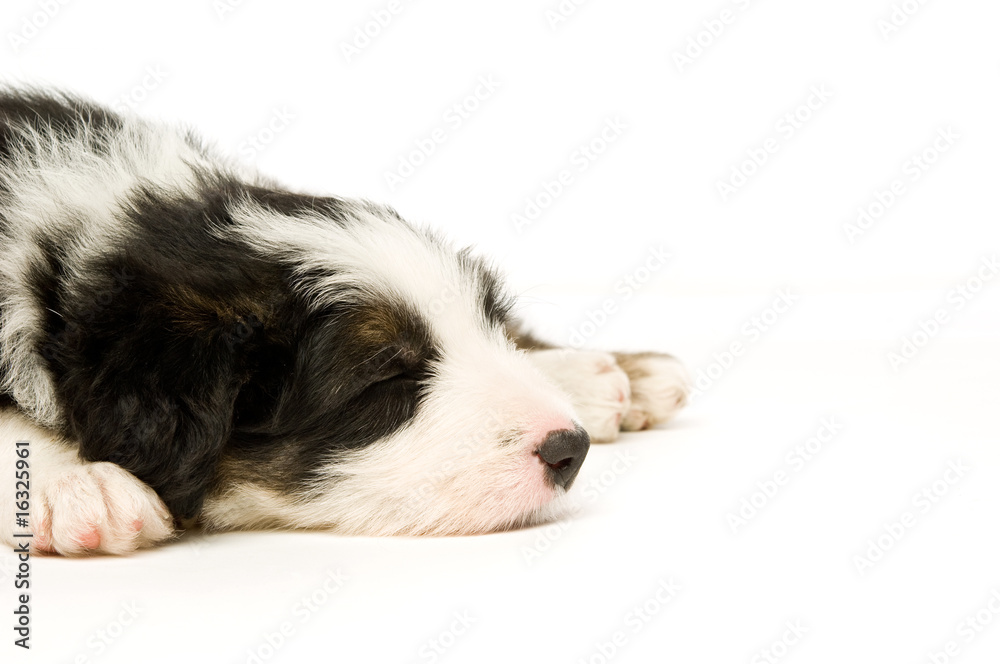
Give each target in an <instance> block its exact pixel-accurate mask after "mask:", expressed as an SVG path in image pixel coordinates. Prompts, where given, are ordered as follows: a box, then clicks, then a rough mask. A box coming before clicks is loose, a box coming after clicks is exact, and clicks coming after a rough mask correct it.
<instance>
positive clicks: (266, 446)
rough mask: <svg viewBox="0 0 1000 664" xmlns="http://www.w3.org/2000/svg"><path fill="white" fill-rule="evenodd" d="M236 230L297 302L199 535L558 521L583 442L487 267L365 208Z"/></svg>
mask: <svg viewBox="0 0 1000 664" xmlns="http://www.w3.org/2000/svg"><path fill="white" fill-rule="evenodd" d="M233 216H234V218H235V219H236V221H237V223H238V228H239V232H240V234H241V235H243V236H244V237H245V238H247V239H249V241H250V242H251V244H252V246H253V247H254V248H255V250H257V251H259V252H260V253H261V254H262V255H268V256H272V257H274V258H275V259H276V260H277V261H279V262H281V263H282V264H283V265H285V266H286V267H287V268H288V270H289V271H290V272H289V274H291V275H292V276H291V279H290V281H291V283H292V285H293V289H294V291H295V294H296V297H297V300H296V301H297V302H300V303H301V304H300V305H298V306H297V307H296V309H295V310H294V311H289V312H287V313H286V314H284V315H287V317H288V321H287V328H288V330H287V331H288V334H289V335H290V337H289V339H288V340H287V343H285V344H279V345H278V347H276V348H271V350H270V351H269V353H268V354H267V355H266V357H265V356H262V357H261V359H260V361H259V363H258V366H257V367H256V368H255V373H254V375H253V377H252V378H251V379H250V381H249V383H248V384H247V385H246V386H245V387H244V389H243V390H242V391H241V393H240V398H239V401H238V404H237V406H238V407H237V420H236V423H235V434H234V437H233V443H232V445H231V447H230V448H229V449H228V450H227V452H226V456H225V458H224V460H223V462H222V466H221V472H220V482H219V486H220V489H219V490H218V491H217V492H216V493H215V494H214V495H213V496H211V497H210V498H209V499H208V500H207V501H206V505H205V511H204V516H205V519H206V522H207V523H208V524H209V525H210V526H212V525H214V526H220V527H252V526H261V525H277V526H284V527H288V526H292V527H323V528H332V529H334V530H337V531H340V532H349V533H359V534H373V535H385V534H462V533H478V532H488V531H493V530H498V529H503V528H508V527H512V526H516V525H520V524H524V523H530V522H533V521H536V520H539V519H542V518H545V517H547V516H549V515H550V514H552V513H554V512H555V511H557V510H558V504H559V502H560V501H558V500H557V499H558V498H560V497H561V496H563V495H564V494H565V492H566V490H567V489H568V488H569V487H570V485H571V484H572V482H573V480H574V478H575V477H576V474H577V471H578V470H579V468H580V466H581V464H582V463H583V460H584V457H585V456H586V453H587V449H588V447H589V439H588V437H587V434H586V433H585V432H584V431H583V429H582V428H581V427H580V426H579V424H578V423H577V422H576V421H575V417H574V414H573V410H572V407H571V406H570V404H569V402H568V399H567V398H566V396H565V395H564V394H562V393H561V392H560V391H559V390H558V389H556V388H555V387H554V386H553V385H551V384H550V383H549V382H548V381H547V380H546V379H545V378H544V377H543V376H542V375H541V374H540V373H539V372H538V371H537V370H536V369H535V368H534V367H533V366H532V365H531V363H530V362H529V361H528V359H527V358H526V357H525V355H524V354H523V353H522V352H519V351H517V350H516V349H515V348H514V345H513V343H512V342H511V340H510V339H509V336H508V333H507V329H508V326H509V324H510V321H509V311H510V306H511V300H510V299H509V297H508V295H507V294H506V293H505V292H504V289H503V286H502V284H501V282H500V280H499V279H498V278H497V276H496V275H495V274H494V272H493V271H492V270H491V269H490V268H488V267H487V266H486V265H485V264H484V263H483V262H482V261H480V260H478V259H476V258H473V257H472V256H471V255H470V254H468V253H467V252H455V251H453V250H451V249H449V248H448V247H447V246H446V245H445V244H444V243H443V242H441V241H439V240H438V239H437V238H435V237H433V236H432V235H429V234H427V233H425V232H423V231H420V230H418V229H415V228H413V227H411V226H410V225H408V224H406V223H404V222H403V221H402V220H401V219H399V217H398V216H397V215H396V214H395V213H394V212H393V211H391V210H389V209H388V208H383V207H379V206H374V205H371V204H367V203H347V202H343V201H336V202H330V203H328V204H327V207H326V208H321V209H319V210H313V211H311V212H302V213H296V214H293V215H289V214H286V213H282V212H279V211H277V210H274V209H271V208H269V207H267V206H262V205H251V204H249V203H248V204H245V205H243V206H242V207H241V208H240V209H239V210H237V211H236V213H235V214H234V215H233ZM279 323H280V321H279ZM272 325H273V323H272ZM279 336H280V335H279Z"/></svg>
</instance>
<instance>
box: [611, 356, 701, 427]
mask: <svg viewBox="0 0 1000 664" xmlns="http://www.w3.org/2000/svg"><path fill="white" fill-rule="evenodd" d="M617 360H618V365H619V366H620V367H621V368H622V369H623V370H624V371H625V373H626V374H628V377H629V382H630V384H631V387H632V406H631V408H629V410H628V412H627V413H626V414H625V417H623V418H622V429H624V430H625V431H638V430H640V429H647V428H649V427H651V426H653V425H656V424H661V423H663V422H666V421H668V420H670V419H671V418H673V417H674V415H676V414H677V413H678V412H680V410H681V408H683V407H684V405H685V404H687V400H688V394H689V393H690V391H691V381H690V377H689V375H688V372H687V370H686V369H685V368H684V365H683V364H681V363H680V362H679V361H678V360H677V359H676V358H674V357H671V356H670V355H662V354H658V353H632V354H629V353H620V354H618V355H617Z"/></svg>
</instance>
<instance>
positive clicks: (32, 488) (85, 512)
mask: <svg viewBox="0 0 1000 664" xmlns="http://www.w3.org/2000/svg"><path fill="white" fill-rule="evenodd" d="M18 441H27V445H20V446H19V445H17V443H18ZM25 449H26V450H28V452H27V456H26V457H25V456H23V455H24V453H23V452H22V453H21V455H19V454H18V450H25ZM0 455H2V459H0V472H2V475H0V519H2V522H0V541H2V542H4V543H5V544H9V545H16V544H19V543H20V542H23V541H25V539H28V541H30V543H31V544H30V546H31V550H32V551H35V552H45V553H60V554H63V555H66V556H73V555H88V554H94V553H110V554H122V553H128V552H130V551H133V550H135V549H136V548H139V547H145V546H151V545H153V544H156V543H157V542H161V541H163V540H165V539H167V538H169V537H170V536H171V535H172V534H173V527H172V519H171V517H170V513H169V512H168V511H167V508H166V507H165V506H164V504H163V501H161V500H160V499H159V497H158V496H157V495H156V492H155V491H153V490H152V489H151V488H149V487H148V486H146V485H145V484H143V483H142V482H140V481H139V480H138V479H137V478H136V477H135V476H134V475H132V474H130V473H128V472H126V471H125V470H123V469H122V468H120V467H119V466H116V465H115V464H112V463H88V462H85V461H81V460H80V458H79V456H78V455H77V451H76V448H75V446H74V445H72V444H70V443H69V442H67V441H65V440H63V439H62V438H61V437H60V436H58V435H57V434H54V433H53V432H51V431H48V430H46V429H43V428H41V427H39V426H37V425H35V424H34V423H32V422H31V421H29V420H28V419H27V418H25V417H24V416H23V415H21V414H20V413H18V412H17V411H16V410H14V409H12V408H0ZM18 460H22V461H26V462H27V463H23V462H22V463H21V464H20V466H22V467H21V468H19V467H18ZM25 465H26V466H27V468H23V466H25ZM24 470H27V471H28V473H27V474H24V473H23V471H24ZM15 473H21V474H20V475H17V476H15ZM26 476H27V480H25V479H23V478H25V477H26ZM18 478H22V479H21V480H20V481H22V482H26V483H27V487H28V489H27V491H28V493H27V495H25V494H24V493H21V494H18V493H17V491H23V490H24V488H25V484H21V485H19V486H18V485H17V482H18V481H19V479H18ZM26 498H27V499H28V501H29V513H30V519H29V524H30V528H23V527H21V528H19V527H17V524H16V521H15V518H16V517H15V514H16V513H17V512H19V511H23V510H21V509H19V508H18V507H17V503H18V502H20V501H22V500H24V499H26ZM15 532H19V533H20V532H32V533H33V534H34V536H33V537H32V538H15V537H14V536H13V534H14V533H15Z"/></svg>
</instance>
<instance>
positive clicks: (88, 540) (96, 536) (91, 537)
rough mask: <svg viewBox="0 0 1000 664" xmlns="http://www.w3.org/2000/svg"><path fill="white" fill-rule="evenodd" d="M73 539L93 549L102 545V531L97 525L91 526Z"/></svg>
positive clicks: (85, 547) (84, 546) (86, 547)
mask: <svg viewBox="0 0 1000 664" xmlns="http://www.w3.org/2000/svg"><path fill="white" fill-rule="evenodd" d="M73 541H74V542H76V543H77V544H79V545H80V546H82V547H83V548H84V549H89V550H91V551H93V550H95V549H97V548H99V547H100V546H101V531H100V530H98V529H97V528H96V527H94V528H91V529H90V530H87V531H84V532H82V533H80V534H79V535H77V536H76V537H74V538H73Z"/></svg>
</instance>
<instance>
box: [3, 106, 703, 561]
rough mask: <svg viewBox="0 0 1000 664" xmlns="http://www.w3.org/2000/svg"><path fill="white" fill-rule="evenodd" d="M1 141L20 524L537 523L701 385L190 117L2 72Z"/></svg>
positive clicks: (490, 526) (120, 530)
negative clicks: (208, 139) (595, 336)
mask: <svg viewBox="0 0 1000 664" xmlns="http://www.w3.org/2000/svg"><path fill="white" fill-rule="evenodd" d="M0 160H2V164H0V266H2V271H0V452H2V460H0V470H2V475H3V477H4V478H5V479H4V480H3V481H2V487H3V488H2V489H0V492H2V499H0V519H2V523H3V524H4V526H3V530H2V532H3V535H2V537H3V539H4V540H5V541H7V542H8V543H10V542H13V541H14V540H15V538H13V534H14V533H15V532H16V533H22V534H23V533H28V532H31V533H33V537H32V538H31V542H32V547H33V549H34V550H36V551H41V552H55V553H60V554H63V555H81V554H91V553H112V554H121V553H126V552H129V551H132V550H134V549H136V548H137V547H143V546H149V545H153V544H156V543H157V542H161V541H164V540H165V539H167V538H169V537H171V536H172V535H173V534H174V533H175V532H176V531H175V528H177V527H179V526H180V525H181V524H191V523H196V522H200V523H202V524H203V525H204V526H205V527H207V528H209V529H215V530H225V529H250V528H314V529H327V530H331V531H334V532H338V533H352V534H364V535H455V534H471V533H483V532H490V531H497V530H502V529H506V528H512V527H517V526H521V525H526V524H531V523H537V522H540V521H543V520H546V519H550V518H552V517H553V516H554V515H557V514H558V512H559V509H560V505H561V504H562V503H564V502H565V501H564V500H563V497H564V496H565V494H566V491H567V490H568V489H569V488H570V486H571V485H572V483H573V480H574V478H575V477H576V475H577V472H578V471H579V469H580V466H581V464H582V463H583V461H584V458H585V457H586V455H587V450H588V447H589V445H590V441H591V440H594V441H609V440H612V439H614V438H615V437H616V436H617V435H618V431H619V430H621V429H624V430H635V429H643V428H646V427H649V426H652V425H655V424H657V423H659V422H664V421H666V420H667V419H669V418H670V417H671V416H672V415H674V414H675V413H676V412H677V411H678V409H680V408H681V406H682V405H683V404H684V402H685V399H686V394H687V382H686V379H685V374H684V371H683V369H682V367H681V366H680V365H679V364H678V362H677V361H676V360H674V359H673V358H671V357H669V356H666V355H658V354H639V355H621V354H619V355H611V354H606V353H599V352H586V351H571V350H561V349H555V348H552V347H549V346H545V345H544V344H541V343H539V342H537V341H535V340H533V339H531V338H530V337H529V336H527V335H525V334H523V333H522V332H520V331H519V330H518V328H517V326H516V324H515V322H514V320H513V319H512V317H511V307H512V304H513V301H512V299H511V297H510V295H509V293H508V292H507V291H506V290H505V289H504V285H503V282H502V281H501V279H500V277H499V276H498V274H497V273H496V272H495V271H494V269H493V268H492V267H490V265H488V264H487V263H486V262H484V261H483V260H482V259H480V258H477V257H476V256H474V255H473V254H471V253H470V252H469V251H468V250H462V251H455V250H454V249H452V248H451V247H449V246H448V244H447V243H446V242H445V241H444V240H442V239H441V238H440V237H438V236H436V235H435V234H433V233H430V232H428V231H426V230H423V229H419V228H415V227H413V226H411V225H409V224H407V223H406V222H405V221H403V219H401V218H400V216H399V215H398V214H397V213H396V212H395V211H394V210H392V209H391V208H389V207H386V206H384V205H378V204H375V203H370V202H367V201H359V200H347V199H342V198H336V197H324V196H313V195H307V194H301V193H295V192H292V191H289V190H287V189H285V188H282V187H281V186H279V185H277V184H276V183H274V182H272V181H270V180H268V179H266V178H263V177H261V176H260V175H258V174H256V173H253V172H249V171H247V170H246V169H245V168H244V167H242V166H239V165H236V164H234V163H233V162H231V161H229V160H227V159H225V158H222V157H220V156H219V155H217V154H215V152H214V151H213V150H212V149H210V148H209V147H207V146H206V145H204V144H203V143H202V142H201V141H199V140H198V139H197V138H196V137H195V136H194V135H192V134H191V133H189V132H187V131H178V130H176V129H173V128H169V127H163V126H158V125H155V124H151V123H148V122H145V121H143V120H141V119H137V118H134V117H126V116H123V115H119V114H116V113H114V112H112V111H110V110H108V109H105V108H102V107H100V106H98V105H95V104H92V103H90V102H88V101H85V100H82V99H79V98H77V97H74V96H71V95H67V94H64V93H48V92H40V91H37V90H14V89H7V90H0ZM25 450H27V451H25ZM15 473H19V475H17V477H19V478H20V483H19V484H18V485H17V486H14V485H15V481H14V477H15ZM15 491H17V493H15ZM25 513H26V514H25ZM16 518H22V519H24V521H20V522H17V521H16ZM15 523H20V524H21V525H20V526H18V527H14V524H15ZM17 541H19V542H21V541H24V540H23V539H17Z"/></svg>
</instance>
